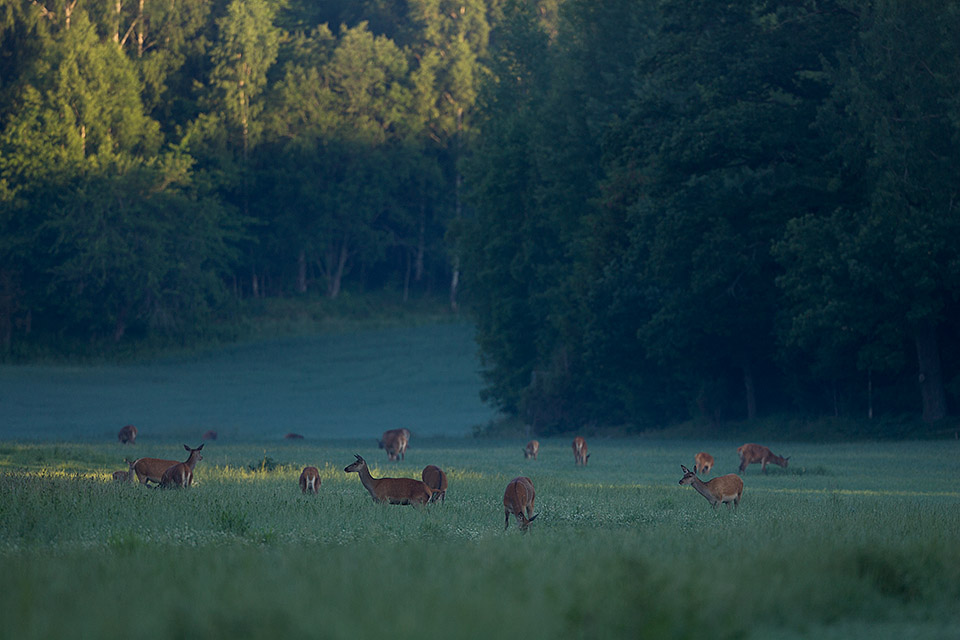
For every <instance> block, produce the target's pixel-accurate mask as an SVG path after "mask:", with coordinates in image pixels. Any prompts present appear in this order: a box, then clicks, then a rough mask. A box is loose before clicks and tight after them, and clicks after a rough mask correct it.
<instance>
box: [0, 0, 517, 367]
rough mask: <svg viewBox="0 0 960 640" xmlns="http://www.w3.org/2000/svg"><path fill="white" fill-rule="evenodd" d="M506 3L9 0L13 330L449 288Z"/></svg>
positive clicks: (5, 315)
mask: <svg viewBox="0 0 960 640" xmlns="http://www.w3.org/2000/svg"><path fill="white" fill-rule="evenodd" d="M498 4H499V3H498V2H496V1H492V0H457V1H456V2H454V1H451V0H409V1H408V2H401V3H396V2H383V1H381V0H368V1H365V2H352V1H351V2H308V1H300V0H282V1H281V0H214V1H213V2H210V1H208V0H178V1H177V2H170V1H168V0H140V1H139V2H130V1H127V2H124V1H123V0H116V1H110V2H107V1H104V0H96V1H93V0H37V1H33V0H0V233H2V238H3V239H2V244H0V336H2V341H3V344H4V346H5V347H6V350H7V351H8V352H9V351H11V350H14V351H15V350H16V349H17V348H18V346H19V345H22V344H23V343H24V342H26V341H30V340H31V339H33V340H50V339H61V338H62V339H63V340H62V342H63V343H64V344H67V343H69V342H70V341H71V340H73V341H74V342H76V341H77V340H80V341H83V340H93V341H110V340H117V341H120V340H123V339H125V338H126V339H130V338H137V337H142V336H149V335H156V334H161V335H162V334H166V335H170V336H178V335H183V334H189V333H191V332H196V331H200V330H201V329H202V328H203V327H204V326H207V321H208V319H209V318H210V317H211V316H212V315H213V314H216V313H218V312H220V311H222V310H223V309H224V308H225V305H228V304H229V303H230V301H231V300H238V299H242V298H250V297H263V296H277V295H288V294H302V293H306V292H308V291H310V290H311V289H312V290H316V291H318V292H320V293H321V294H323V295H327V296H330V297H336V296H338V295H339V294H340V291H341V288H342V287H343V286H344V285H345V284H349V285H350V286H353V287H355V288H357V289H365V288H383V287H390V288H393V289H394V290H397V291H402V292H403V295H404V296H406V295H409V294H410V292H411V291H418V290H419V291H436V292H441V293H442V292H443V291H445V290H446V289H447V288H448V287H449V288H450V289H451V295H452V296H454V302H456V294H457V292H456V291H455V290H454V289H453V288H452V286H451V284H450V283H452V282H454V278H453V276H454V273H455V272H456V269H455V265H456V256H455V255H454V254H453V253H451V252H450V251H448V249H447V242H446V239H445V234H446V230H447V227H448V225H449V222H450V221H451V220H452V219H453V218H455V217H456V216H458V215H462V203H461V189H460V185H461V184H462V177H461V176H460V173H459V170H458V163H459V160H460V158H461V157H462V156H463V155H464V153H465V150H466V149H467V145H468V138H469V135H470V132H471V127H472V124H471V123H472V119H473V118H474V111H475V109H474V105H475V102H476V95H477V92H478V89H479V85H480V82H481V79H482V77H483V75H484V68H485V67H484V65H483V60H484V59H485V57H486V52H487V47H488V43H489V39H490V32H491V26H492V25H494V24H496V23H497V21H498V16H499V15H500V13H499V8H498Z"/></svg>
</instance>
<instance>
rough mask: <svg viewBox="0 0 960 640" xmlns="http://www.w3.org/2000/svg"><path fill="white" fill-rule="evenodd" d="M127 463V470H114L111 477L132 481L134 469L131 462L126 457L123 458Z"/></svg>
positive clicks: (119, 480)
mask: <svg viewBox="0 0 960 640" xmlns="http://www.w3.org/2000/svg"><path fill="white" fill-rule="evenodd" d="M123 461H124V462H126V463H127V466H128V467H130V469H129V470H128V471H114V472H113V479H114V480H116V481H117V482H133V479H134V478H135V477H136V475H137V474H136V471H134V469H133V465H134V463H133V462H130V461H129V460H127V459H126V458H124V460H123Z"/></svg>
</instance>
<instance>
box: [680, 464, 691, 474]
mask: <svg viewBox="0 0 960 640" xmlns="http://www.w3.org/2000/svg"><path fill="white" fill-rule="evenodd" d="M680 468H681V469H682V470H683V472H684V473H690V469H687V468H686V467H685V466H683V465H680Z"/></svg>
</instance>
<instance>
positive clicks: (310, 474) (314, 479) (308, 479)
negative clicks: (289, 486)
mask: <svg viewBox="0 0 960 640" xmlns="http://www.w3.org/2000/svg"><path fill="white" fill-rule="evenodd" d="M300 491H302V492H303V493H312V494H314V495H316V494H318V493H320V471H318V470H317V468H316V467H304V468H303V471H301V472H300Z"/></svg>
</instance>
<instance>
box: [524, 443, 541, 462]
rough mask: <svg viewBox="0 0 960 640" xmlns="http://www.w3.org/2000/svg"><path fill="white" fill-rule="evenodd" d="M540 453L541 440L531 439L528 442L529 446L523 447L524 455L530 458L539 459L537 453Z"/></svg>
mask: <svg viewBox="0 0 960 640" xmlns="http://www.w3.org/2000/svg"><path fill="white" fill-rule="evenodd" d="M538 453H540V442H539V441H537V440H531V441H530V442H528V443H527V446H526V447H524V449H523V457H524V458H526V459H527V460H529V459H530V458H533V459H534V460H536V459H537V454H538Z"/></svg>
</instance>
